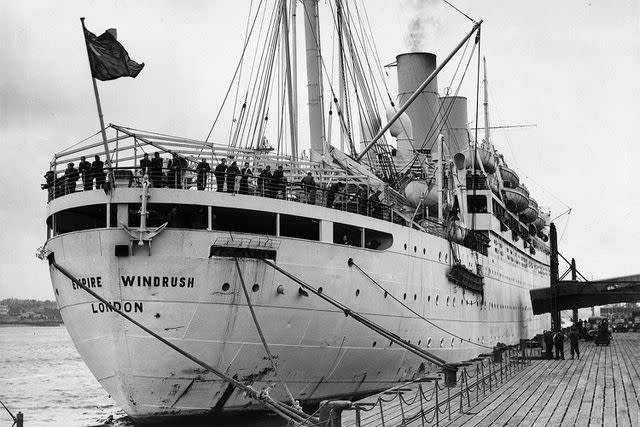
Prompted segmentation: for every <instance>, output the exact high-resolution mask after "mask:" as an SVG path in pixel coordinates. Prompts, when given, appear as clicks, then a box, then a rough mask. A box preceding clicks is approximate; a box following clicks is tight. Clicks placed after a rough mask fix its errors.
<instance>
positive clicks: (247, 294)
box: [233, 257, 298, 406]
mask: <svg viewBox="0 0 640 427" xmlns="http://www.w3.org/2000/svg"><path fill="white" fill-rule="evenodd" d="M233 260H234V262H235V264H236V269H237V270H238V276H240V283H241V284H242V290H243V292H244V296H245V298H246V299H247V305H248V306H249V311H250V312H251V317H252V318H253V323H254V324H255V325H256V329H257V330H258V335H260V340H261V341H262V346H263V347H264V350H265V351H266V353H267V357H268V358H269V362H270V363H271V367H272V368H273V372H274V373H275V376H276V378H277V379H278V382H279V383H280V384H281V385H282V386H283V387H284V389H285V390H286V392H287V395H288V396H289V399H290V400H291V404H292V405H294V406H298V403H297V402H296V400H295V399H294V397H293V395H292V394H291V391H290V390H289V387H287V384H286V383H284V382H283V381H282V378H280V375H278V368H277V366H276V362H275V360H274V359H273V355H272V354H271V350H269V345H268V344H267V340H266V339H265V338H264V333H263V332H262V328H261V327H260V322H258V317H257V316H256V312H255V310H254V309H253V304H252V303H251V299H250V298H249V291H248V290H247V286H246V285H245V283H244V277H243V276H242V270H240V263H239V262H238V257H234V258H233Z"/></svg>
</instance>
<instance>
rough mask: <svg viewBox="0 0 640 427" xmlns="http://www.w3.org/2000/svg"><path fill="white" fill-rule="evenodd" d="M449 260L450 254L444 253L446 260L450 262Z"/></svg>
mask: <svg viewBox="0 0 640 427" xmlns="http://www.w3.org/2000/svg"><path fill="white" fill-rule="evenodd" d="M448 261H449V254H444V262H448Z"/></svg>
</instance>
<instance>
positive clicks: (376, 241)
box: [364, 228, 393, 251]
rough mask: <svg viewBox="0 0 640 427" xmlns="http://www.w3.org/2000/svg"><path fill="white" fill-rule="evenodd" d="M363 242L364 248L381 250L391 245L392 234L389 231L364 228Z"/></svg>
mask: <svg viewBox="0 0 640 427" xmlns="http://www.w3.org/2000/svg"><path fill="white" fill-rule="evenodd" d="M364 242H365V243H364V247H365V248H368V249H377V250H379V251H382V250H385V249H389V248H390V247H391V245H393V236H392V235H391V234H389V233H383V232H382V231H377V230H370V229H368V228H365V230H364Z"/></svg>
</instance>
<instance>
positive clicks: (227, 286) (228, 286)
mask: <svg viewBox="0 0 640 427" xmlns="http://www.w3.org/2000/svg"><path fill="white" fill-rule="evenodd" d="M230 287H231V285H229V284H228V283H223V284H222V290H223V291H224V292H227V291H228V290H229V288H230Z"/></svg>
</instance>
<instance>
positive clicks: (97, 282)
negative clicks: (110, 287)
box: [71, 276, 102, 289]
mask: <svg viewBox="0 0 640 427" xmlns="http://www.w3.org/2000/svg"><path fill="white" fill-rule="evenodd" d="M78 282H80V283H81V284H83V285H84V286H86V287H87V288H101V287H102V277H100V276H97V277H81V278H79V279H78ZM71 286H72V287H73V289H82V288H80V286H78V285H76V282H74V281H72V282H71Z"/></svg>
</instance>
